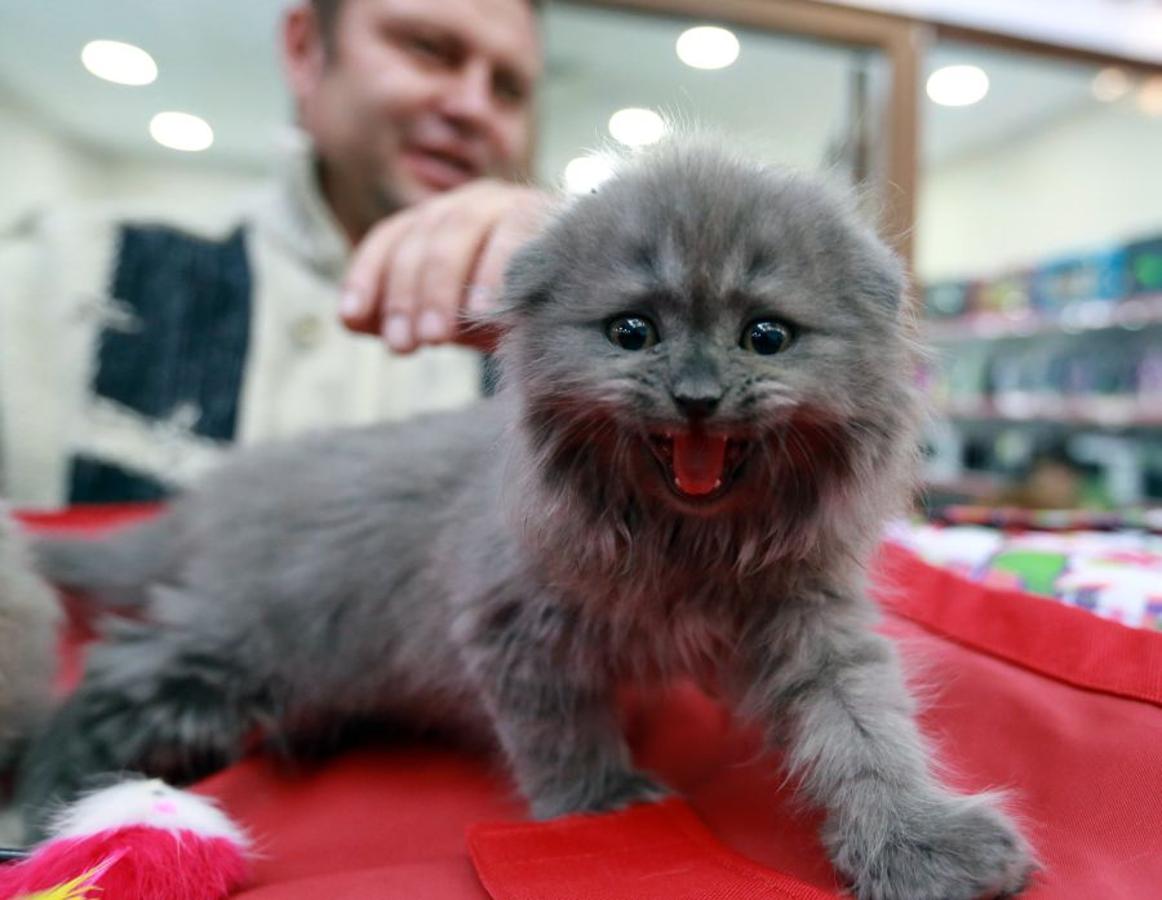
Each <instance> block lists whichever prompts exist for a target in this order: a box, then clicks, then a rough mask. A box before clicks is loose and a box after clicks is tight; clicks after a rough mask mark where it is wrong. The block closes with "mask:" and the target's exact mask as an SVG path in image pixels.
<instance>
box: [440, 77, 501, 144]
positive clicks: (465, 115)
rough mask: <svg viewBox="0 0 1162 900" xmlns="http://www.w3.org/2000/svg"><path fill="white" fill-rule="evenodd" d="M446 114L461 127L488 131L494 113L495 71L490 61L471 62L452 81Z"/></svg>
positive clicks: (445, 104) (445, 107) (445, 102)
mask: <svg viewBox="0 0 1162 900" xmlns="http://www.w3.org/2000/svg"><path fill="white" fill-rule="evenodd" d="M443 99H444V103H443V110H444V114H445V115H447V116H448V118H450V119H452V120H453V121H455V122H456V123H458V124H461V125H464V126H467V127H471V128H476V129H484V128H487V127H488V126H489V125H490V124H491V120H492V114H493V112H494V106H495V104H494V97H493V91H492V67H491V66H490V65H489V64H488V62H487V61H486V60H469V61H468V62H467V63H465V64H464V66H463V67H461V69H460V70H459V72H457V73H456V75H455V76H454V77H453V78H452V79H451V80H450V83H449V84H448V87H447V90H446V91H445V94H444V98H443Z"/></svg>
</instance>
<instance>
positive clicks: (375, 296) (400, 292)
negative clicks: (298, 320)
mask: <svg viewBox="0 0 1162 900" xmlns="http://www.w3.org/2000/svg"><path fill="white" fill-rule="evenodd" d="M551 208H552V199H551V197H550V196H549V195H548V194H546V193H544V192H542V191H539V190H536V189H534V188H528V187H519V186H517V185H512V184H507V183H504V182H499V181H493V180H482V181H475V182H473V183H471V184H468V185H465V186H464V187H462V188H458V189H456V190H454V191H449V192H448V193H447V194H442V195H440V196H438V197H433V198H432V199H430V200H426V201H424V202H423V203H420V204H419V205H417V206H413V207H411V208H409V209H405V210H403V211H402V212H399V213H397V214H396V215H394V216H391V217H390V218H388V219H384V220H383V221H382V222H380V223H379V224H378V225H377V226H375V228H373V229H372V230H371V231H370V232H369V233H368V235H367V237H366V238H364V239H363V241H362V243H360V245H359V246H358V247H357V248H356V249H355V256H354V259H353V260H352V263H351V268H350V270H349V271H348V273H347V278H346V281H345V283H344V289H343V300H342V305H341V308H340V314H341V316H342V318H343V322H344V323H345V324H346V325H347V327H348V328H350V329H351V330H353V331H361V332H365V333H367V334H378V335H381V336H382V337H383V340H384V341H385V342H386V343H387V345H388V347H390V348H391V349H392V350H394V351H395V352H397V353H409V352H411V351H412V350H415V349H416V348H417V347H420V346H422V345H426V344H443V343H447V342H450V341H455V342H457V343H463V344H469V345H471V346H476V347H481V348H488V347H491V346H492V345H493V344H494V343H495V340H496V335H495V333H489V332H490V330H489V329H485V328H481V327H471V326H470V325H469V324H468V322H467V320H466V317H465V316H464V315H463V314H464V313H465V312H467V313H476V312H485V311H487V310H489V309H491V308H492V307H493V306H494V305H495V304H496V301H497V299H498V296H499V292H500V288H501V283H502V280H503V276H504V270H505V267H506V266H507V265H508V261H509V259H510V257H511V256H512V255H513V253H515V252H516V250H517V249H519V248H520V246H521V245H522V244H524V243H525V241H527V240H529V239H530V238H532V237H534V236H535V235H536V234H537V232H538V231H539V230H540V228H541V226H542V225H543V224H544V222H545V220H546V218H547V217H548V214H549V211H550V209H551Z"/></svg>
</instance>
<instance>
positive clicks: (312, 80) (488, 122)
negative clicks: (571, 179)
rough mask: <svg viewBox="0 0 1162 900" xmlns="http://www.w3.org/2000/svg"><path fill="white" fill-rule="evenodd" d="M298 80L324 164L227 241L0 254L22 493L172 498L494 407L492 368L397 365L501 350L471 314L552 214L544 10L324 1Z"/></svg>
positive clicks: (6, 479)
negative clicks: (267, 460)
mask: <svg viewBox="0 0 1162 900" xmlns="http://www.w3.org/2000/svg"><path fill="white" fill-rule="evenodd" d="M283 58H284V64H285V69H286V73H287V80H288V84H289V86H290V89H291V93H292V94H293V97H294V100H295V105H296V110H297V116H298V121H299V124H300V126H301V127H302V129H303V131H304V132H305V133H306V135H307V136H308V137H309V143H310V148H309V150H308V151H307V152H304V153H303V154H302V156H301V158H299V159H298V160H297V161H296V163H295V165H293V166H291V167H289V170H288V171H287V172H286V173H285V175H284V177H283V179H282V181H281V183H280V184H279V186H278V189H277V190H276V191H274V192H273V193H272V194H271V195H270V196H269V197H267V198H266V199H265V200H264V202H263V203H262V204H260V205H258V206H257V207H256V208H255V209H254V210H253V211H252V212H251V214H249V215H247V216H246V217H245V218H244V220H243V221H242V222H241V223H240V225H239V226H238V228H237V229H235V230H234V231H232V232H231V233H230V234H229V235H227V236H225V237H215V238H211V239H208V238H205V237H198V236H193V235H190V234H187V233H184V232H181V231H178V230H176V229H173V228H170V227H166V226H157V225H142V224H139V223H113V224H112V225H110V224H109V223H101V222H97V223H93V222H81V223H77V222H68V221H63V220H60V221H57V220H50V221H48V222H46V223H44V225H43V227H42V228H41V229H40V230H39V232H38V233H37V234H36V235H31V236H28V238H29V239H28V240H26V241H24V242H22V243H20V244H17V245H13V246H6V247H4V248H2V249H0V493H5V494H7V495H8V496H9V497H10V498H11V499H13V500H14V501H16V502H18V503H22V504H25V505H38V506H52V505H59V504H63V503H82V502H109V501H116V500H131V499H132V500H143V499H155V498H158V497H162V496H165V495H166V494H167V493H168V492H169V491H170V490H172V489H173V488H174V487H176V486H179V485H180V484H182V483H184V482H186V481H188V480H189V479H191V478H193V477H195V476H196V475H197V474H198V473H199V472H201V471H203V470H204V469H205V468H206V467H208V466H211V465H213V463H214V461H215V460H216V458H217V457H218V455H219V454H220V452H221V450H222V449H223V448H224V446H226V445H228V444H229V443H231V442H234V441H241V442H251V441H255V440H266V439H270V438H278V437H283V436H287V435H292V434H295V433H299V432H302V431H304V430H307V429H311V428H317V427H324V426H330V425H339V424H348V423H357V422H366V421H372V420H376V419H381V418H397V417H402V416H406V415H410V414H412V413H414V412H417V411H420V410H423V409H433V408H447V407H453V406H456V405H458V404H461V403H464V402H466V401H468V400H470V399H471V398H472V397H473V396H475V395H476V394H477V393H478V392H479V389H480V379H481V367H480V357H479V355H478V354H477V353H475V352H472V351H470V350H467V349H464V348H460V347H449V346H445V347H437V348H430V349H425V350H423V351H422V352H420V353H417V354H415V355H413V356H410V357H402V356H399V355H396V354H399V353H410V352H411V351H413V350H416V349H417V348H418V347H421V346H423V345H439V344H450V343H473V342H475V343H480V341H481V340H482V339H484V338H486V337H487V336H486V335H481V334H480V333H478V332H474V331H472V330H471V329H468V328H465V327H464V324H463V322H462V312H463V311H465V310H468V311H472V310H475V309H479V308H486V307H487V306H488V305H489V304H490V303H491V302H492V299H493V298H494V297H495V293H496V290H497V288H498V287H499V284H500V278H501V273H502V271H503V269H504V266H505V264H506V263H507V260H508V258H509V256H510V255H511V253H512V252H513V250H514V249H515V248H516V247H517V246H519V244H520V243H521V242H522V241H523V240H525V239H527V238H528V237H529V236H531V234H532V233H533V232H534V231H535V230H536V228H537V226H538V224H539V222H540V221H541V219H542V217H543V215H544V212H545V209H546V206H547V200H546V198H545V197H544V195H542V194H541V193H540V192H538V191H535V190H533V189H531V188H527V187H520V186H518V185H517V184H515V183H513V182H512V180H513V179H519V178H520V177H521V176H523V174H524V173H525V172H526V171H527V164H528V158H529V154H530V145H531V135H532V110H533V103H532V97H533V89H534V85H535V82H536V80H537V79H538V77H539V75H540V67H541V60H540V47H539V40H538V36H537V31H536V22H535V14H534V10H533V4H532V3H531V2H530V0H440V2H439V3H432V2H431V0H311V2H310V3H304V4H302V5H299V6H295V7H294V8H292V9H291V10H290V11H289V12H288V13H287V16H286V18H285V21H284V28H283ZM356 246H358V250H357V251H355V252H353V250H352V248H353V247H356ZM340 317H341V319H342V323H345V324H346V326H347V328H349V329H350V330H347V328H344V327H343V324H342V323H341V321H340ZM355 331H362V332H367V333H374V334H378V335H380V336H381V337H382V344H381V343H380V342H375V341H372V340H369V339H367V338H360V337H357V336H355V335H354V334H353V333H352V332H355ZM384 344H386V350H385V347H384V346H383V345H384Z"/></svg>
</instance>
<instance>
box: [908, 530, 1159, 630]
mask: <svg viewBox="0 0 1162 900" xmlns="http://www.w3.org/2000/svg"><path fill="white" fill-rule="evenodd" d="M889 539H890V540H892V541H894V542H895V543H898V544H900V545H902V546H904V547H906V548H908V549H909V550H911V551H913V552H914V553H916V554H918V555H919V556H921V557H923V558H924V559H925V560H926V561H928V562H930V563H932V564H934V565H939V566H942V567H944V568H948V569H952V570H953V571H956V572H958V573H960V574H961V575H963V576H964V577H966V578H969V579H971V580H973V581H978V582H982V583H984V584H988V585H990V586H993V587H998V588H1006V589H1007V588H1011V589H1017V590H1023V591H1028V592H1030V593H1035V594H1041V595H1044V596H1046V597H1053V598H1054V599H1056V600H1059V601H1060V602H1062V603H1065V604H1067V605H1070V606H1076V607H1080V608H1082V609H1086V610H1088V611H1090V612H1092V613H1095V614H1096V615H1099V616H1102V617H1103V618H1106V619H1112V620H1114V621H1117V622H1121V623H1122V624H1123V625H1129V626H1131V627H1135V628H1152V629H1156V630H1159V631H1162V536H1160V535H1157V534H1150V533H1148V532H1144V531H1130V532H1093V531H1078V532H1026V533H1019V534H1012V533H1007V532H1005V531H1002V530H999V529H995V528H984V527H980V526H974V525H958V526H948V527H942V526H938V525H930V524H915V523H908V522H899V523H896V524H895V525H893V526H892V528H891V530H890V532H889Z"/></svg>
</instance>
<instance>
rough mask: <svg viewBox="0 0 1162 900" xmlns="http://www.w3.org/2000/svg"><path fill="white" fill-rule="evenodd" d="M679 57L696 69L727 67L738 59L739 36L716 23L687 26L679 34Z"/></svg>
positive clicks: (677, 46) (677, 47)
mask: <svg viewBox="0 0 1162 900" xmlns="http://www.w3.org/2000/svg"><path fill="white" fill-rule="evenodd" d="M676 49H677V51H678V59H680V60H682V62H684V63H685V64H686V65H688V66H693V67H694V68H695V69H725V68H726V67H727V66H729V65H730V64H731V63H732V62H734V61H735V60H736V59H738V38H736V37H735V36H734V32H732V31H727V30H726V29H725V28H719V27H717V26H716V25H699V26H697V27H696V28H687V29H686V30H685V31H683V32H682V34H681V35H679V36H678V43H677V45H676Z"/></svg>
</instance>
